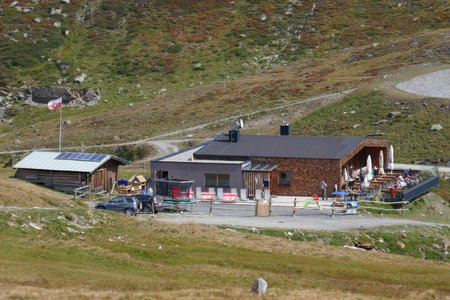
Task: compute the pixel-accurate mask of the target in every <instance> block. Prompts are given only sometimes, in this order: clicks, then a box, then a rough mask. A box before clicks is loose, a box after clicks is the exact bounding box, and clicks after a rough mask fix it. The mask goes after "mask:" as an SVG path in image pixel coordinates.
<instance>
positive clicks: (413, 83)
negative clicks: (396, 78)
mask: <svg viewBox="0 0 450 300" xmlns="http://www.w3.org/2000/svg"><path fill="white" fill-rule="evenodd" d="M396 87H397V88H398V89H399V90H402V91H405V92H408V93H412V94H416V95H420V96H428V97H437V98H447V99H450V69H446V70H442V71H437V72H433V73H429V74H425V75H420V76H417V77H414V78H412V79H411V80H408V81H405V82H401V83H399V84H397V85H396Z"/></svg>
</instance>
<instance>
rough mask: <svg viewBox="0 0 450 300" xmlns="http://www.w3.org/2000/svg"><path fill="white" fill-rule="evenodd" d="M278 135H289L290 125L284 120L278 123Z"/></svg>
mask: <svg viewBox="0 0 450 300" xmlns="http://www.w3.org/2000/svg"><path fill="white" fill-rule="evenodd" d="M280 135H291V127H290V126H289V123H287V122H286V121H283V123H281V125H280Z"/></svg>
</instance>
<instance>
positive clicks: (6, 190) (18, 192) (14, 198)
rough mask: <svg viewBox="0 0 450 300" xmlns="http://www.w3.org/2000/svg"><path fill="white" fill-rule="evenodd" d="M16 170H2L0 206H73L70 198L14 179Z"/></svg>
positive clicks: (0, 173)
mask: <svg viewBox="0 0 450 300" xmlns="http://www.w3.org/2000/svg"><path fill="white" fill-rule="evenodd" d="M13 176H14V170H12V169H0V186H1V188H2V192H1V193H0V206H19V207H34V206H39V207H58V206H67V205H73V202H71V201H70V200H69V196H68V195H66V194H63V193H59V192H56V191H53V190H50V189H48V188H45V187H42V186H38V185H35V184H32V183H29V182H25V181H22V180H18V179H15V178H12V177H13Z"/></svg>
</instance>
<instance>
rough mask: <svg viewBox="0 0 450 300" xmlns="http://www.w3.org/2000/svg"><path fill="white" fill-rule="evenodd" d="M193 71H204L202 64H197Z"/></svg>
mask: <svg viewBox="0 0 450 300" xmlns="http://www.w3.org/2000/svg"><path fill="white" fill-rule="evenodd" d="M193 69H194V71H201V70H204V69H205V67H204V66H203V64H202V63H197V64H196V65H195V66H194V68H193Z"/></svg>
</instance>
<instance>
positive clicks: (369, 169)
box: [366, 155, 373, 181]
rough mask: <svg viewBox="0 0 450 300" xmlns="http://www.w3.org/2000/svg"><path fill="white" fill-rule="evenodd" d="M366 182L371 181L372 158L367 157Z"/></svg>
mask: <svg viewBox="0 0 450 300" xmlns="http://www.w3.org/2000/svg"><path fill="white" fill-rule="evenodd" d="M366 178H367V180H369V181H370V180H372V179H373V177H372V157H370V155H369V156H367V174H366Z"/></svg>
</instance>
